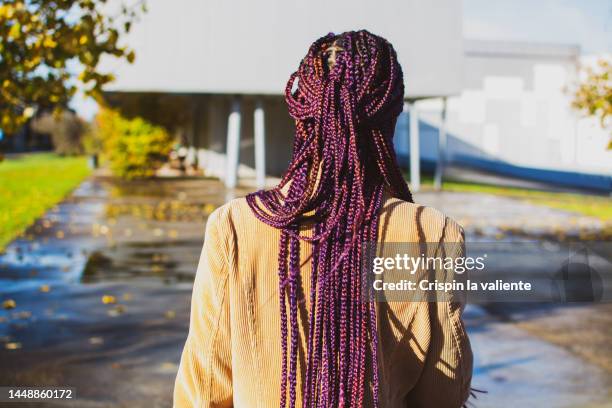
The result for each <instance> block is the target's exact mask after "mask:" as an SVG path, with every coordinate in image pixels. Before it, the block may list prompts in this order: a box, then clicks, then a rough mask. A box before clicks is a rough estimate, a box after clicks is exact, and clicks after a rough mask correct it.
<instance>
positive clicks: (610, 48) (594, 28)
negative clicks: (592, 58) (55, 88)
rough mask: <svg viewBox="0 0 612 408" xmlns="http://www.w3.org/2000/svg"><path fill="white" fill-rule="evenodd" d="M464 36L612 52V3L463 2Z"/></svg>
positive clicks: (83, 104) (90, 110)
mask: <svg viewBox="0 0 612 408" xmlns="http://www.w3.org/2000/svg"><path fill="white" fill-rule="evenodd" d="M463 35H464V37H465V38H468V39H491V40H510V41H529V42H544V43H560V44H577V45H580V47H581V51H582V53H583V54H587V55H588V54H600V53H604V52H607V53H612V0H463ZM71 105H72V107H74V108H75V109H76V110H77V112H78V113H79V114H80V115H81V116H82V117H84V118H85V119H88V120H89V119H91V118H92V117H93V116H94V115H95V113H96V111H97V105H96V103H95V102H93V101H92V100H88V99H86V98H83V96H82V95H78V96H76V97H75V98H74V100H73V102H72V104H71Z"/></svg>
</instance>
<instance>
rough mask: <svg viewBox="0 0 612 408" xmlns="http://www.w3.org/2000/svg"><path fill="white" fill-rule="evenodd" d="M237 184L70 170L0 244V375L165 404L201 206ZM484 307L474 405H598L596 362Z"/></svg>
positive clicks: (183, 330)
mask: <svg viewBox="0 0 612 408" xmlns="http://www.w3.org/2000/svg"><path fill="white" fill-rule="evenodd" d="M245 192H246V191H244V190H243V191H235V192H232V193H228V192H227V191H226V190H225V189H223V187H222V185H221V184H220V183H219V182H216V181H212V180H203V179H184V180H155V181H148V182H132V183H126V184H122V183H120V184H117V183H116V182H114V181H112V180H109V179H103V178H97V179H96V178H93V179H90V180H88V181H86V182H85V183H83V184H82V185H81V186H80V187H79V188H78V189H77V190H76V191H75V192H74V193H73V194H72V195H71V197H69V198H68V199H67V200H66V201H64V202H63V203H61V204H60V205H58V206H57V207H56V208H54V209H52V210H51V211H49V212H48V213H47V214H46V215H45V216H44V217H43V218H42V219H40V220H38V221H37V222H36V223H35V224H34V225H33V226H32V227H31V228H30V229H29V230H28V231H27V232H26V234H25V236H24V237H23V238H20V239H18V240H16V241H14V242H13V243H12V244H11V245H10V246H9V247H8V248H7V250H6V252H5V253H4V254H2V255H0V302H7V301H10V302H8V303H5V304H4V306H7V307H8V308H7V309H0V384H3V385H22V386H23V385H40V384H44V385H59V386H61V385H70V386H73V387H76V389H77V398H78V406H79V407H85V408H87V407H168V406H170V405H171V395H172V388H173V379H174V376H175V373H176V369H177V365H176V364H177V362H178V359H179V355H180V352H181V348H182V345H183V342H184V339H185V337H186V334H187V329H188V317H189V301H190V293H191V282H192V280H193V276H194V273H195V268H196V265H197V261H198V257H199V253H200V249H201V245H202V240H203V232H204V224H205V220H206V217H207V215H208V214H210V212H211V211H212V210H213V209H214V208H216V207H217V206H218V205H220V204H222V203H223V202H225V201H226V200H228V199H230V198H232V196H233V195H243V194H245ZM444 194H446V193H444ZM418 198H420V197H419V196H417V199H418ZM428 200H429V201H432V202H431V203H429V202H428ZM436 200H437V204H438V205H437V206H438V207H439V208H440V209H442V210H443V211H447V210H448V208H450V207H451V206H450V205H449V204H450V203H453V206H452V207H453V208H454V211H455V212H456V213H457V214H452V213H451V215H453V216H455V217H457V218H458V219H461V218H462V217H463V218H465V219H466V220H468V221H469V216H470V214H471V213H470V211H472V210H469V211H464V214H461V213H460V211H457V207H456V205H457V202H463V203H464V204H465V205H468V204H469V203H466V200H469V198H466V197H463V196H461V195H457V196H454V197H453V196H452V194H451V195H444V196H431V197H428V196H424V197H423V199H422V200H421V201H423V202H425V204H434V205H436ZM479 200H482V198H480V199H476V200H475V199H474V198H472V202H471V206H469V205H468V206H467V207H465V208H472V206H475V205H476V203H477V202H478V201H479ZM502 200H503V199H502ZM507 205H510V203H508V204H507ZM449 212H450V211H449ZM523 216H525V217H526V216H527V215H523ZM560 216H564V215H563V214H561V215H560ZM482 219H483V218H482V217H481V218H479V222H480V221H482ZM464 222H466V221H465V220H464ZM466 224H468V225H467V227H468V228H467V230H468V233H470V234H474V233H475V231H476V230H475V229H474V228H476V227H474V228H473V227H472V225H473V224H469V222H466ZM487 225H492V223H491V222H490V223H489V224H487ZM499 225H502V226H503V224H499ZM485 226H486V225H485ZM478 228H479V227H478ZM496 228H497V227H496ZM491 233H493V234H496V235H497V234H499V229H496V230H492V231H491ZM11 302H12V303H11ZM13 306H14V307H13ZM484 310H485V309H483V308H481V307H476V306H471V307H468V309H467V311H466V323H467V325H468V331H469V333H470V336H471V341H472V346H473V348H474V352H475V371H474V381H473V386H474V387H476V388H480V389H486V390H488V391H489V393H488V394H486V395H482V396H480V397H479V399H478V400H477V401H475V404H474V405H475V406H478V407H506V406H507V407H515V406H521V407H531V406H533V407H604V406H610V404H608V403H607V401H610V400H611V399H610V393H611V390H612V386H611V383H610V380H609V378H610V371H609V370H607V369H606V367H602V366H598V365H597V364H592V360H590V361H591V362H589V359H588V358H582V357H580V353H574V352H573V351H572V350H571V349H569V348H568V347H566V345H565V344H564V343H563V342H556V341H555V340H554V339H548V341H545V340H543V338H542V337H543V336H541V333H540V334H538V333H537V331H534V330H533V327H528V326H525V327H522V328H520V327H519V325H518V324H517V323H515V322H514V321H513V319H512V316H510V317H508V318H500V317H499V316H500V314H499V313H495V314H492V313H489V312H485V311H484ZM547 316H549V315H548V314H547ZM523 320H524V321H522V323H521V324H529V322H532V323H531V324H532V325H534V323H533V322H537V321H538V320H531V319H523ZM582 320H584V319H582ZM565 321H566V320H564V322H565ZM535 326H536V327H537V326H538V324H537V323H536V324H535ZM553 326H554V327H559V325H553ZM554 327H553V328H554ZM572 328H575V326H571V325H570V327H568V328H567V330H570V331H571V330H572ZM583 328H584V327H583ZM550 332H552V329H551V331H550ZM594 358H595V359H596V358H597V357H596V356H595V357H594ZM510 397H512V398H510ZM20 406H26V405H20ZM70 406H74V404H73V405H70Z"/></svg>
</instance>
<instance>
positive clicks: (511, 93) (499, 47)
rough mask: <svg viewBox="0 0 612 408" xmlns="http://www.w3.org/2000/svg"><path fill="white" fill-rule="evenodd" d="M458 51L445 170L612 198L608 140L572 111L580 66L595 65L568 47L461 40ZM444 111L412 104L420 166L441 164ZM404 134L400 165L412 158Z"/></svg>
mask: <svg viewBox="0 0 612 408" xmlns="http://www.w3.org/2000/svg"><path fill="white" fill-rule="evenodd" d="M463 47H464V52H465V58H464V73H465V77H464V82H463V90H462V91H461V93H460V94H459V95H455V96H452V97H450V98H448V108H447V126H446V128H447V135H448V136H447V143H446V154H445V156H446V159H447V161H448V162H450V163H454V164H460V165H467V166H472V167H476V168H480V169H484V170H488V171H493V172H497V173H501V174H507V175H511V176H516V177H520V178H525V179H531V180H536V181H543V182H552V183H555V184H561V185H566V186H572V187H585V188H591V189H597V190H603V191H606V190H607V191H610V190H611V188H612V151H610V150H607V149H606V146H607V144H608V141H609V137H610V135H609V133H608V131H606V130H604V129H602V128H601V126H600V124H599V122H598V120H597V119H595V118H585V117H583V116H582V115H581V114H580V113H578V112H576V111H575V110H573V109H572V108H571V91H572V87H574V86H575V84H576V82H577V80H578V75H579V66H581V65H590V64H594V62H595V60H596V59H597V57H581V55H580V50H579V48H578V47H577V46H571V45H554V44H533V43H517V42H500V41H473V40H472V41H470V40H465V41H464V45H463ZM603 57H605V56H603ZM608 58H609V56H608ZM441 105H442V101H440V100H435V99H430V100H426V101H423V102H419V103H418V104H417V108H418V109H419V112H420V119H421V126H420V127H421V132H420V134H421V156H422V158H423V160H424V162H425V165H428V164H429V165H430V166H431V165H432V163H434V162H435V161H436V160H437V158H438V154H439V153H438V147H439V146H438V127H439V126H440V122H439V112H440V110H441V109H442V106H441ZM405 129H406V126H402V125H400V126H399V127H398V132H397V135H396V146H397V149H398V153H399V154H400V156H403V157H404V158H405V157H406V155H407V152H408V151H409V145H408V143H407V140H408V136H407V134H406V130H405Z"/></svg>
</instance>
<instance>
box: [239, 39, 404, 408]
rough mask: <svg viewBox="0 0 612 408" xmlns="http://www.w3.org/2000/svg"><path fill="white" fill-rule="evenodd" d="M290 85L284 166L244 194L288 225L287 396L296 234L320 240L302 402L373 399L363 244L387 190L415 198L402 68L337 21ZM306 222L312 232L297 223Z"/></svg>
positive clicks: (273, 220) (372, 234) (283, 252)
mask: <svg viewBox="0 0 612 408" xmlns="http://www.w3.org/2000/svg"><path fill="white" fill-rule="evenodd" d="M330 50H331V51H330ZM337 50H340V51H339V52H338V53H336V51H337ZM296 80H297V86H295V82H296ZM294 87H295V90H294ZM285 95H286V101H287V105H288V107H289V114H290V115H291V116H292V117H293V118H294V119H295V125H296V131H295V139H294V144H293V154H292V159H291V162H290V164H289V168H288V169H287V172H286V173H285V175H284V177H283V178H282V180H281V182H280V183H279V185H278V186H277V187H275V188H273V189H270V190H261V191H258V192H255V193H252V194H250V195H248V196H247V202H248V205H249V207H250V208H251V210H252V212H253V214H254V215H255V216H256V217H257V218H258V219H259V220H261V221H263V222H264V223H266V224H268V225H271V226H273V227H275V228H278V229H280V230H281V236H280V242H279V251H278V276H279V294H280V320H281V347H282V353H283V358H282V374H281V390H280V391H281V403H280V406H281V407H282V408H284V407H286V406H287V403H288V405H289V406H290V407H291V408H293V407H295V402H296V392H297V390H296V387H297V385H296V383H297V355H298V337H299V333H298V330H299V329H298V304H299V303H300V299H299V298H298V296H299V288H300V287H301V286H300V279H301V277H300V259H299V254H300V241H306V242H310V243H312V247H313V256H312V271H311V277H310V279H311V285H310V287H311V291H310V313H309V325H308V335H307V354H306V358H305V360H306V361H305V364H306V368H305V378H304V379H303V381H302V388H303V389H302V390H301V392H302V393H303V394H302V395H303V406H304V407H361V406H363V403H364V396H365V391H366V388H368V387H370V392H371V394H370V395H369V398H371V399H372V403H373V404H374V406H378V405H379V402H378V399H379V398H378V385H379V383H378V381H379V380H378V377H379V375H378V361H377V349H378V334H377V327H376V313H375V306H374V303H373V302H367V301H364V297H362V296H363V294H362V291H363V290H365V289H364V286H363V283H362V278H363V277H362V273H361V271H362V262H363V260H362V249H363V248H362V246H363V245H364V243H365V242H373V241H376V239H377V234H378V218H379V217H378V213H379V210H380V209H381V206H382V203H383V194H384V192H385V190H387V191H388V193H389V194H390V195H391V196H393V197H397V198H400V199H402V200H405V201H410V202H412V196H411V194H410V191H409V190H408V186H407V185H406V182H405V180H404V179H403V177H402V175H401V172H400V169H399V167H398V165H397V161H396V157H395V152H394V149H393V132H394V128H395V123H396V120H397V117H398V115H399V114H400V112H401V111H402V107H403V98H404V83H403V74H402V69H401V67H400V65H399V63H398V61H397V56H396V53H395V50H394V49H393V46H392V45H391V44H390V43H389V42H387V41H386V40H385V39H383V38H381V37H378V36H376V35H374V34H372V33H369V32H368V31H365V30H362V31H350V32H346V33H343V34H340V35H334V34H332V33H330V34H328V35H326V36H325V37H322V38H320V39H318V40H317V41H315V42H314V43H313V44H312V45H311V46H310V49H309V50H308V54H307V55H306V57H304V59H303V60H302V62H301V64H300V66H299V68H298V70H297V72H295V73H293V74H292V75H291V77H290V78H289V81H288V83H287V87H286V89H285ZM305 224H308V225H310V226H311V227H312V228H310V229H309V231H310V232H309V233H306V232H303V233H300V226H303V225H305ZM287 306H288V310H287ZM288 342H289V344H287V343H288ZM366 363H367V365H368V367H371V372H367V370H366ZM287 394H288V395H287ZM287 397H288V399H289V400H288V401H287Z"/></svg>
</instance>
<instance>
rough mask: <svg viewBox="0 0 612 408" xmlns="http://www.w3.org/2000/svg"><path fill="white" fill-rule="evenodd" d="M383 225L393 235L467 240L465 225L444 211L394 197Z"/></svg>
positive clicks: (384, 213) (385, 209)
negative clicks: (463, 226) (462, 225)
mask: <svg viewBox="0 0 612 408" xmlns="http://www.w3.org/2000/svg"><path fill="white" fill-rule="evenodd" d="M380 222H381V227H382V228H383V229H384V230H386V232H387V235H390V237H391V238H393V239H397V240H399V241H401V240H412V239H417V240H419V241H423V240H425V241H427V242H437V241H440V240H445V241H453V242H458V241H463V228H462V227H461V225H459V223H458V222H457V221H455V220H454V219H453V218H451V217H449V216H448V215H446V214H444V213H443V212H442V211H440V210H438V209H436V208H433V207H428V206H425V205H422V204H419V203H412V202H408V201H404V200H401V199H398V198H394V197H390V198H388V199H387V200H385V203H384V205H383V208H382V211H381V220H380Z"/></svg>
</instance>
